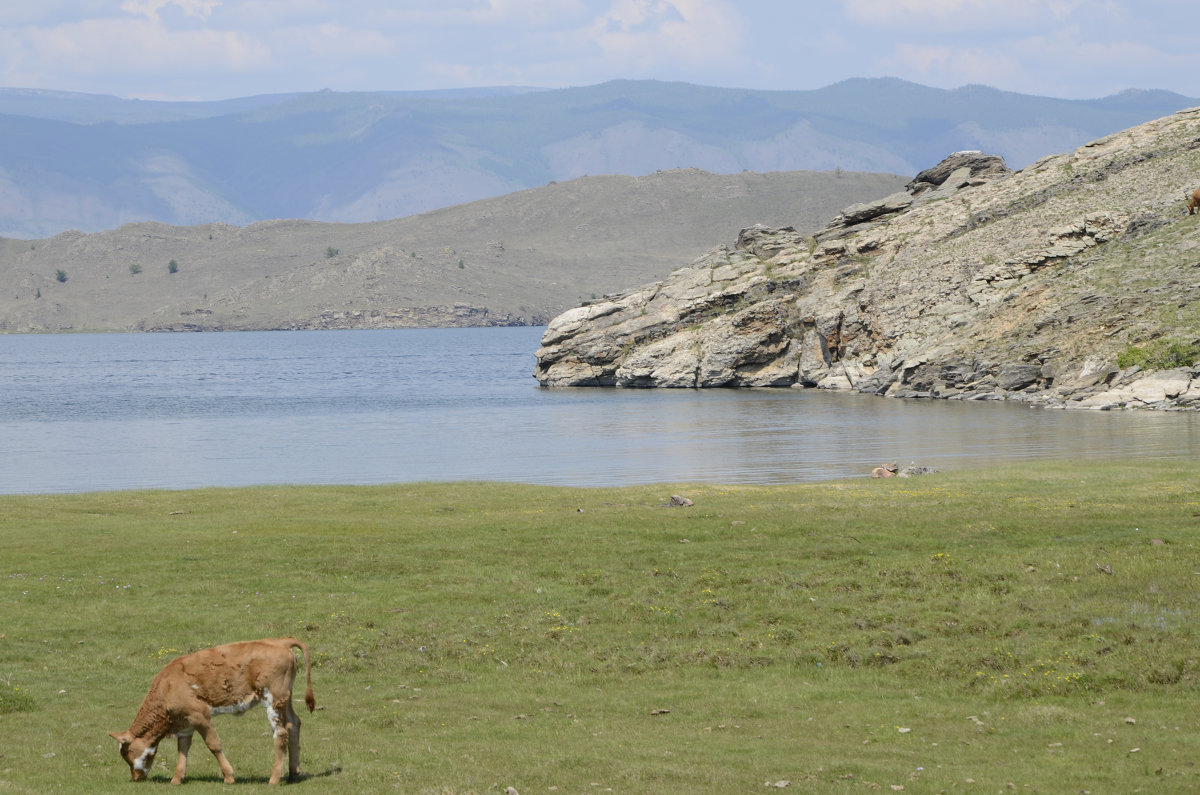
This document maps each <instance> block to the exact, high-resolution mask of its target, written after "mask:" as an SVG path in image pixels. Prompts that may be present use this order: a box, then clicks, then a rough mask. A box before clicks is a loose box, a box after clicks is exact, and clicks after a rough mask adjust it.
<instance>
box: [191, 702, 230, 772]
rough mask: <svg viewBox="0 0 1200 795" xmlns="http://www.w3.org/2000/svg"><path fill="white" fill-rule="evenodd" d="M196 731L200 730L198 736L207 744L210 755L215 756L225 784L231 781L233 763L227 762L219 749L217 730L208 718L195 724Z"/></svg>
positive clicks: (219, 742)
mask: <svg viewBox="0 0 1200 795" xmlns="http://www.w3.org/2000/svg"><path fill="white" fill-rule="evenodd" d="M196 731H198V732H200V736H201V737H203V738H204V744H205V745H207V746H208V750H210V751H212V755H213V756H215V757H216V758H217V765H218V766H219V767H220V768H221V775H222V776H224V777H225V783H226V784H232V783H233V765H231V764H229V760H228V759H226V758H225V754H224V753H222V751H221V738H220V737H219V736H217V730H216V729H214V728H213V727H212V724H211V723H209V721H208V718H207V717H206V718H205V719H204V722H203V723H197V724H196Z"/></svg>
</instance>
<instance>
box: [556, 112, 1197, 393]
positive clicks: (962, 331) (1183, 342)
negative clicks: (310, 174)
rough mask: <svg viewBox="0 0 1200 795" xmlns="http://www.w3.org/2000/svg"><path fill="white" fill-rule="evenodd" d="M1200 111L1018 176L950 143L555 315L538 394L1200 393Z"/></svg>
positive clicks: (1089, 147)
mask: <svg viewBox="0 0 1200 795" xmlns="http://www.w3.org/2000/svg"><path fill="white" fill-rule="evenodd" d="M1198 186H1200V108H1197V109H1192V110H1188V111H1183V112H1180V113H1177V114H1175V115H1172V116H1169V117H1166V118H1163V119H1159V120H1156V121H1153V122H1149V123H1147V124H1143V125H1140V126H1138V127H1134V128H1132V129H1129V130H1126V131H1123V132H1120V133H1117V134H1114V135H1111V136H1108V137H1106V138H1102V139H1100V140H1097V141H1094V142H1092V143H1090V144H1087V145H1085V146H1083V147H1081V148H1080V149H1078V150H1077V151H1075V152H1073V153H1069V154H1062V155H1056V156H1052V157H1047V158H1044V159H1042V160H1039V161H1038V162H1037V163H1035V164H1033V165H1031V166H1029V167H1028V168H1025V169H1023V170H1021V171H1019V172H1015V173H1014V172H1012V171H1010V170H1009V169H1008V168H1007V167H1005V166H1004V164H1003V161H1001V160H1000V159H999V158H996V157H988V156H985V155H981V154H979V153H956V154H955V155H952V156H951V157H949V158H947V159H946V160H945V161H943V162H942V163H940V164H938V165H937V166H935V167H934V168H931V169H929V170H928V171H925V172H922V173H921V174H919V175H917V177H916V178H915V179H913V180H912V182H910V183H909V184H908V186H907V188H906V190H905V191H903V192H900V193H897V194H893V195H891V196H888V197H886V198H884V199H880V200H879V201H875V202H872V203H868V204H859V205H854V206H852V207H849V208H847V209H846V210H845V211H844V212H843V213H842V214H841V215H839V216H838V217H837V218H835V219H834V220H833V221H832V222H831V223H829V225H828V226H827V227H826V228H825V229H823V230H822V231H820V232H818V233H817V234H816V235H815V236H811V237H809V236H805V235H802V234H798V233H797V232H795V231H794V230H792V229H790V228H774V229H769V228H762V227H755V228H750V229H746V230H744V231H743V232H742V233H741V235H740V236H739V238H738V240H737V243H736V245H734V246H733V247H728V246H719V247H717V248H715V249H713V250H711V251H709V252H708V253H707V254H705V255H704V256H702V257H701V258H699V259H697V260H696V261H694V262H692V263H691V264H690V265H688V266H686V267H682V268H679V269H677V270H676V271H674V272H673V273H672V274H671V275H670V276H669V277H668V278H667V279H665V280H663V281H660V282H655V283H653V284H649V285H646V286H644V287H641V288H638V289H636V290H632V291H630V292H626V293H622V294H619V295H612V296H606V297H605V298H604V299H603V300H601V301H594V302H591V303H589V304H586V305H584V306H580V307H578V308H576V309H572V310H570V311H568V312H566V313H564V314H562V315H560V316H558V317H557V318H555V319H554V320H553V321H552V322H551V323H550V325H549V327H548V328H547V330H546V333H545V336H544V337H543V339H542V346H541V348H540V349H539V350H538V353H537V367H536V370H535V372H534V375H535V377H536V378H537V379H538V380H539V382H540V383H541V384H543V385H545V386H588V385H593V386H603V385H609V386H619V387H735V386H750V387H817V388H828V389H853V390H857V391H860V392H866V393H874V394H880V395H888V396H895V397H936V398H952V399H976V400H983V399H1006V398H1008V399H1021V400H1026V401H1029V402H1031V403H1036V404H1040V405H1050V406H1079V407H1092V408H1111V407H1118V406H1129V407H1142V406H1145V407H1154V408H1177V407H1178V408H1197V407H1200V367H1198V366H1197V364H1196V354H1197V351H1198V350H1200V226H1197V224H1200V215H1189V214H1188V212H1187V208H1186V201H1187V197H1188V196H1190V195H1191V193H1192V190H1193V189H1195V188H1196V187H1198Z"/></svg>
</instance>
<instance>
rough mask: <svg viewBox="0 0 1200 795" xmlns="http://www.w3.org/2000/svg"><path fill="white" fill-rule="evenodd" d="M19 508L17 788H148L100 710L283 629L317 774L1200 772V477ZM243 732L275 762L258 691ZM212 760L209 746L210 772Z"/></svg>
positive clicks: (1193, 778) (0, 692) (13, 751)
mask: <svg viewBox="0 0 1200 795" xmlns="http://www.w3.org/2000/svg"><path fill="white" fill-rule="evenodd" d="M672 493H680V494H684V495H686V496H688V497H690V498H691V499H692V500H694V502H695V505H693V506H691V507H686V508H671V507H667V506H666V505H665V503H667V502H668V500H669V497H670V495H671V494H672ZM0 526H2V528H3V532H2V534H0V575H2V577H0V588H2V591H0V791H4V792H31V793H32V792H38V793H40V792H51V791H58V792H81V791H88V792H106V791H120V792H127V791H130V790H128V789H127V788H128V787H131V786H133V785H132V784H130V783H129V782H128V778H129V774H128V769H127V768H126V767H125V765H124V763H123V762H122V761H121V760H120V759H119V758H118V755H117V752H116V744H115V743H114V742H112V740H110V739H109V738H108V737H107V736H106V734H105V732H107V731H115V730H122V729H125V728H127V727H128V726H129V723H130V722H131V720H132V718H133V715H134V712H135V711H136V709H137V706H138V704H139V703H140V701H141V699H142V697H143V696H144V694H145V691H146V688H147V686H148V685H149V682H150V679H151V678H152V677H153V676H154V674H155V673H156V672H157V671H158V670H159V669H160V668H161V667H162V665H163V664H164V663H165V662H166V661H167V660H168V659H170V658H171V657H173V656H177V655H178V654H180V653H183V652H187V651H192V650H194V649H196V648H200V647H203V646H207V645H212V644H216V643H222V642H227V641H232V640H241V639H248V638H254V637H263V636H278V635H296V636H297V637H299V638H301V639H302V640H304V641H306V642H307V643H308V644H310V646H311V647H312V650H313V652H314V660H315V665H316V667H315V668H314V671H313V680H314V688H315V690H316V696H317V702H318V705H319V706H320V709H319V710H318V711H317V712H316V713H314V714H313V715H311V716H309V715H308V714H307V712H303V713H302V715H303V718H304V726H303V737H302V742H303V748H304V750H303V763H302V769H303V770H304V771H305V773H306V777H305V778H304V779H303V780H302V781H301V782H300V783H299V784H298V785H295V786H296V788H297V789H298V790H311V791H314V792H316V791H324V790H326V789H328V788H330V787H333V786H337V787H339V788H341V789H344V790H346V791H358V792H376V791H402V792H431V793H469V792H503V791H504V790H505V788H506V787H510V786H511V787H514V788H516V789H517V790H518V791H519V792H520V793H522V795H529V793H539V792H541V793H545V792H550V791H554V792H560V793H577V792H589V793H590V792H606V791H610V790H611V791H613V792H626V793H630V792H639V793H640V792H741V791H762V790H763V789H764V784H765V783H767V782H770V783H772V784H774V783H777V782H783V781H789V782H791V787H790V791H804V792H812V791H816V792H860V791H861V792H867V791H872V790H876V789H879V790H883V791H893V790H895V791H899V790H897V789H896V788H898V787H903V788H904V790H905V791H908V792H940V791H946V792H956V791H968V790H970V791H979V792H997V791H1000V790H1004V791H1012V790H1013V789H1014V788H1015V791H1040V792H1078V791H1081V790H1090V791H1092V792H1134V791H1137V790H1139V789H1140V790H1142V791H1146V792H1150V791H1154V792H1172V791H1188V790H1189V789H1192V788H1200V769H1198V768H1197V766H1196V760H1197V759H1198V758H1200V733H1198V732H1197V726H1196V718H1195V707H1194V703H1195V699H1196V697H1197V689H1198V682H1200V644H1198V642H1197V641H1198V635H1200V632H1198V626H1200V625H1198V620H1200V604H1198V603H1197V600H1196V596H1195V594H1196V589H1197V585H1200V560H1198V557H1197V556H1198V552H1200V550H1198V547H1197V542H1198V541H1200V538H1198V536H1200V465H1193V466H1189V467H1181V466H1180V465H1179V464H1173V465H1139V466H1121V465H1113V464H1104V465H1098V464H1087V465H1079V466H1066V465H1041V464H1039V465H1035V466H1022V467H1020V468H1012V469H1005V470H991V471H984V472H971V473H963V474H939V475H934V476H929V477H924V478H916V479H907V480H900V479H895V480H887V481H875V480H865V479H863V480H856V481H845V482H836V483H822V484H815V485H802V486H772V487H717V486H687V487H685V486H677V487H661V486H654V487H638V488H623V489H603V490H579V489H565V488H541V487H529V486H519V485H496V484H436V485H428V484H404V485H399V486H389V487H370V488H347V487H320V488H264V489H237V490H201V491H187V492H123V493H108V494H88V495H69V496H37V497H9V498H0ZM216 726H217V729H218V731H219V732H220V733H221V736H222V739H223V741H224V746H225V751H226V754H227V755H228V756H229V757H230V761H231V762H232V763H233V765H234V769H235V771H236V773H237V775H238V778H239V782H240V783H239V784H237V785H235V786H237V787H242V786H246V785H253V786H257V785H259V784H262V783H263V782H265V780H266V777H267V774H268V773H269V768H270V758H271V744H270V740H269V739H268V737H267V736H266V730H267V724H266V720H265V719H264V716H263V713H262V712H261V710H256V711H252V712H250V713H249V714H248V715H247V716H246V717H244V718H241V719H234V718H228V717H226V718H218V719H217V722H216ZM173 745H174V743H173V742H168V743H166V747H165V748H164V752H163V753H160V754H159V758H158V761H157V763H156V769H155V771H154V773H153V774H152V777H151V782H150V783H149V784H146V785H141V786H142V787H143V788H148V789H155V788H157V787H158V786H161V785H165V784H166V782H167V781H168V779H169V778H170V771H169V769H168V767H167V766H168V765H172V764H173V760H174V748H173ZM219 782H220V777H219V773H218V770H217V767H216V764H215V762H214V760H213V759H212V757H211V755H210V754H208V752H207V751H206V750H205V749H204V747H203V745H202V744H200V743H196V745H195V746H194V747H193V750H192V753H191V765H190V767H189V783H188V784H187V785H186V786H187V787H189V789H191V790H202V791H208V790H216V789H217V788H219V787H222V786H223V785H221V784H220V783H219ZM1010 785H1011V786H1010Z"/></svg>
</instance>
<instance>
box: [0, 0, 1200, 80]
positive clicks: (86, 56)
mask: <svg viewBox="0 0 1200 795" xmlns="http://www.w3.org/2000/svg"><path fill="white" fill-rule="evenodd" d="M884 76H888V77H900V78H904V79H906V80H911V81H914V82H918V83H923V84H925V85H930V86H936V87H940V88H953V87H956V86H960V85H964V84H968V83H982V84H986V85H991V86H995V87H997V88H1001V89H1005V90H1009V91H1017V92H1022V93H1028V94H1040V95H1045V96H1054V97H1065V98H1094V97H1101V96H1106V95H1108V94H1113V93H1116V92H1118V91H1121V90H1123V89H1126V88H1163V89H1169V90H1172V91H1177V92H1179V93H1182V94H1186V95H1189V96H1200V0H828V1H827V2H806V1H805V0H404V1H402V2H387V1H386V0H37V1H36V2H33V1H32V0H0V86H5V87H21V88H45V89H57V90H65V91H84V92H89V93H100V94H115V95H117V96H123V97H140V98H145V99H225V98H230V97H240V96H247V95H251V94H266V93H277V92H290V91H312V90H317V89H321V88H332V89H334V90H338V91H351V90H410V89H432V88H458V87H468V86H496V85H523V86H544V87H562V86H579V85H591V84H595V83H601V82H604V81H606V80H611V79H614V78H635V79H641V78H653V79H658V80H682V81H687V82H691V83H699V84H704V85H717V86H731V87H743V88H765V89H811V88H820V87H822V86H826V85H829V84H831V83H835V82H837V81H839V80H844V79H846V78H850V77H884Z"/></svg>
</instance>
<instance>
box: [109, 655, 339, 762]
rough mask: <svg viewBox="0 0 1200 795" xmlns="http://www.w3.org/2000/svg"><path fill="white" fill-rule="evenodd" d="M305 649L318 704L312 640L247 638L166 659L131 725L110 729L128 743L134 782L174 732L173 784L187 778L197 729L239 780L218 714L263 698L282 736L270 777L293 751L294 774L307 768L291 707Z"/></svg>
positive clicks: (125, 750) (125, 752)
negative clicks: (220, 731)
mask: <svg viewBox="0 0 1200 795" xmlns="http://www.w3.org/2000/svg"><path fill="white" fill-rule="evenodd" d="M294 648H295V649H300V650H301V651H303V652H304V675H305V678H306V679H307V681H308V690H307V691H306V692H305V694H304V703H305V704H307V705H308V711H309V712H312V711H313V710H314V709H315V708H316V706H317V702H316V699H314V698H313V690H312V668H311V667H310V666H309V660H308V646H306V645H304V643H302V642H300V641H298V640H296V639H295V638H279V639H267V640H248V641H243V642H241V643H227V644H225V645H224V646H214V647H213V648H211V649H202V650H200V651H198V652H194V653H192V654H186V655H184V656H183V657H176V658H175V659H174V660H171V662H169V663H167V665H166V667H164V668H163V669H162V670H161V671H159V672H158V675H157V676H155V677H154V681H153V682H151V683H150V692H148V693H147V694H146V698H145V700H144V701H142V706H141V707H140V708H139V709H138V712H137V717H135V718H134V719H133V725H132V726H130V727H129V730H128V731H124V732H120V733H118V732H109V736H110V737H112V738H113V739H115V740H116V741H117V742H119V743H120V744H121V757H122V758H123V759H124V760H125V762H126V764H128V765H129V770H130V772H131V773H132V774H133V780H134V781H143V780H145V778H146V776H147V775H148V774H149V772H150V767H151V765H153V764H154V754H155V753H156V752H157V751H158V744H159V742H161V741H162V740H163V739H164V738H165V737H166V736H167V735H174V736H175V742H176V744H177V746H178V749H179V758H178V760H177V761H176V763H175V775H174V776H173V777H172V778H171V783H172V784H179V783H181V782H182V781H183V776H184V773H185V772H186V770H187V754H188V749H189V748H190V747H191V745H192V732H194V731H198V732H200V736H201V737H202V738H203V739H204V744H205V745H207V746H208V750H210V751H212V753H213V756H215V757H216V758H217V764H218V765H220V766H221V774H222V775H223V776H224V777H225V783H226V784H232V783H233V767H232V766H231V765H230V764H229V760H228V759H226V758H225V754H224V753H222V752H221V738H220V737H218V736H217V732H216V730H215V729H213V727H212V716H213V715H220V714H225V713H230V714H234V715H241V714H242V713H243V712H245V711H246V710H248V709H250V708H251V707H253V706H254V705H255V704H257V703H258V702H260V701H261V702H262V704H263V707H265V708H266V710H267V720H268V721H270V724H271V733H272V734H273V735H274V738H275V765H274V767H272V769H271V780H270V782H269V783H271V784H278V783H279V780H280V778H282V777H283V758H284V752H285V751H286V753H287V757H288V780H289V781H295V780H296V777H297V776H298V775H299V773H300V716H299V715H297V714H296V711H295V710H294V709H292V682H293V681H294V680H295V678H296V656H295V654H293V653H292V649H294Z"/></svg>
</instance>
